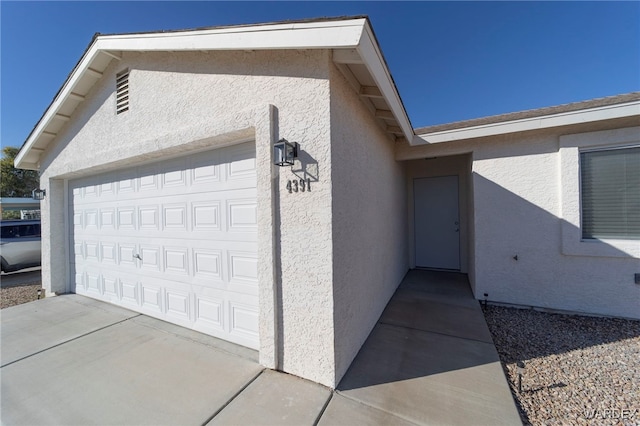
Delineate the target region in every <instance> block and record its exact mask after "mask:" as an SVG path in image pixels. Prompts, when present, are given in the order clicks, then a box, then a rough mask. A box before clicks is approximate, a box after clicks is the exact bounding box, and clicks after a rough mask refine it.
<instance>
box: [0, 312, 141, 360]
mask: <svg viewBox="0 0 640 426" xmlns="http://www.w3.org/2000/svg"><path fill="white" fill-rule="evenodd" d="M140 315H142V314H137V315H135V316H132V317H129V318H125V319H123V320H120V321H117V322H114V323H111V324H108V325H105V326H104V327H100V328H96V329H95V330H92V331H90V332H88V333H84V334H81V335H80V336H76V337H74V338H72V339H69V340H65V341H64V342H60V343H58V344H56V345H53V346H50V347H48V348H44V349H41V350H39V351H38V352H34V353H32V354H29V355H27V356H24V357H22V358H20V359H16V360H14V361H11V362H8V363H6V364H3V365H0V368H4V367H8V366H10V365H12V364H15V363H16V362H20V361H22V360H25V359H27V358H31V357H33V356H36V355H38V354H41V353H43V352H46V351H48V350H51V349H54V348H57V347H58V346H62V345H64V344H67V343H69V342H73V341H74V340H78V339H81V338H83V337H86V336H88V335H90V334H93V333H96V332H98V331H101V330H104V329H107V328H109V327H113V326H114V325H118V324H122V323H123V322H125V321H129V320H130V319H133V318H136V317H139V316H140Z"/></svg>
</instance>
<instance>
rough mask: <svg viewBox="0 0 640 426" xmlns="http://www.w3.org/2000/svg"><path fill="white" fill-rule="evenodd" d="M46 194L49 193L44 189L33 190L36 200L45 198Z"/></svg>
mask: <svg viewBox="0 0 640 426" xmlns="http://www.w3.org/2000/svg"><path fill="white" fill-rule="evenodd" d="M45 195H47V191H46V190H44V189H34V190H33V191H31V198H33V199H34V200H44V196H45Z"/></svg>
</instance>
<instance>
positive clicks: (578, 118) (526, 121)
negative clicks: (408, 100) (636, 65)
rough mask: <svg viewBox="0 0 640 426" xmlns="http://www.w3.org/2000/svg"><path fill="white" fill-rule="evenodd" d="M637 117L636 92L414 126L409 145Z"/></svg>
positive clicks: (639, 95)
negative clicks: (444, 122) (426, 125)
mask: <svg viewBox="0 0 640 426" xmlns="http://www.w3.org/2000/svg"><path fill="white" fill-rule="evenodd" d="M629 116H640V92H631V93H625V94H622V95H616V96H608V97H604V98H597V99H591V100H587V101H580V102H573V103H569V104H563V105H558V106H552V107H545V108H538V109H532V110H526V111H519V112H511V113H507V114H499V115H493V116H489V117H482V118H474V119H471V120H465V121H457V122H454V123H446V124H438V125H435V126H428V127H421V128H418V129H415V133H416V136H415V137H414V139H413V143H412V145H421V144H425V143H438V142H451V141H453V140H460V139H469V138H473V137H483V136H493V135H499V134H505V133H512V132H519V131H526V130H536V129H542V128H549V127H556V126H565V125H569V124H577V123H584V122H588V121H597V120H604V119H613V118H622V117H629Z"/></svg>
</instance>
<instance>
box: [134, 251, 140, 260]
mask: <svg viewBox="0 0 640 426" xmlns="http://www.w3.org/2000/svg"><path fill="white" fill-rule="evenodd" d="M133 258H134V259H138V260H142V258H141V257H140V255H139V254H138V253H135V254H134V255H133Z"/></svg>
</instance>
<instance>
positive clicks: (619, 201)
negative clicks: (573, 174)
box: [580, 146, 640, 240]
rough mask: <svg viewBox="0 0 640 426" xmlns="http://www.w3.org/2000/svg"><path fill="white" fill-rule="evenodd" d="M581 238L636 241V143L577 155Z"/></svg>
mask: <svg viewBox="0 0 640 426" xmlns="http://www.w3.org/2000/svg"><path fill="white" fill-rule="evenodd" d="M580 175H581V188H580V190H581V213H582V238H583V239H625V240H640V146H638V147H631V148H622V149H612V150H606V151H591V152H582V153H581V154H580Z"/></svg>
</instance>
